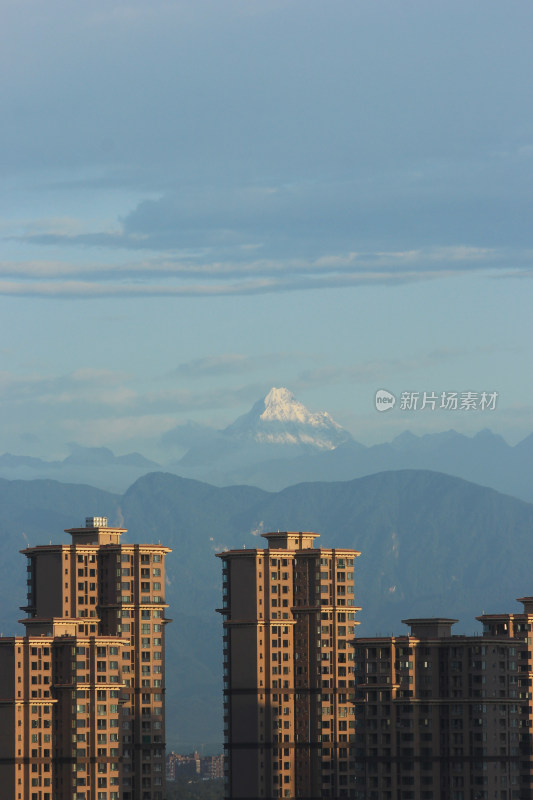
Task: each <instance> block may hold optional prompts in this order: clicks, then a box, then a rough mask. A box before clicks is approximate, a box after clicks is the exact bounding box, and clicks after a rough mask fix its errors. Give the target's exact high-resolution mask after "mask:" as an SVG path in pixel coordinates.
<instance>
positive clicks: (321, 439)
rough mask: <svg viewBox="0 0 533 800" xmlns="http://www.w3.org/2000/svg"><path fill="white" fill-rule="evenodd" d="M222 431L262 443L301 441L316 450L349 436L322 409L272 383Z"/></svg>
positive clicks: (331, 446) (330, 446) (334, 444)
mask: <svg viewBox="0 0 533 800" xmlns="http://www.w3.org/2000/svg"><path fill="white" fill-rule="evenodd" d="M225 433H226V434H230V435H232V436H237V437H239V438H241V439H249V440H250V439H251V440H253V441H255V442H261V443H265V444H290V445H305V446H307V447H312V448H318V449H320V450H333V449H335V447H337V446H338V445H339V444H341V443H342V442H345V441H347V440H348V439H350V438H351V437H350V434H349V433H348V432H347V431H345V430H344V428H342V427H341V426H340V425H339V424H338V423H336V422H335V421H334V420H333V419H332V418H331V417H330V415H329V414H328V413H327V412H326V411H320V412H317V413H313V412H311V411H309V410H308V409H307V408H306V407H305V406H304V405H303V403H300V402H299V401H298V400H297V399H296V398H295V397H294V395H293V393H292V392H290V391H289V390H288V389H286V388H285V387H280V388H279V389H278V388H276V387H273V388H272V389H271V390H270V391H269V392H268V394H267V395H266V397H264V398H263V399H261V400H259V401H258V402H257V403H255V405H254V406H253V407H252V409H251V411H249V412H248V413H247V414H244V415H243V416H242V417H239V418H238V419H237V420H235V422H234V423H232V424H231V425H230V426H229V427H228V428H226V430H225Z"/></svg>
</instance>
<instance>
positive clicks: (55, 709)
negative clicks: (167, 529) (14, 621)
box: [0, 517, 170, 800]
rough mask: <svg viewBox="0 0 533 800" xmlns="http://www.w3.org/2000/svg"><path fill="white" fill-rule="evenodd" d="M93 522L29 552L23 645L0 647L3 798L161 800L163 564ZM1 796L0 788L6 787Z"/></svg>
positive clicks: (157, 554)
mask: <svg viewBox="0 0 533 800" xmlns="http://www.w3.org/2000/svg"><path fill="white" fill-rule="evenodd" d="M125 532H126V531H125V529H122V528H112V527H109V526H108V525H107V520H106V519H105V518H103V517H91V518H87V520H86V524H85V527H83V528H73V529H69V531H68V533H70V534H71V536H72V543H71V544H69V545H45V546H40V547H32V548H27V549H26V550H24V551H23V553H24V555H26V557H27V560H28V561H27V604H26V605H25V606H24V607H23V610H24V611H25V612H26V614H27V618H26V619H24V620H22V622H23V624H24V625H25V627H26V633H25V635H24V636H17V637H10V638H3V639H1V640H0V754H1V760H0V785H1V786H4V787H6V792H7V794H6V797H9V798H13V800H164V797H165V752H164V751H165V704H164V695H165V666H164V665H165V647H164V628H165V624H166V622H168V620H167V619H166V617H165V611H166V608H167V604H166V603H165V596H164V585H165V583H164V581H165V576H164V560H165V556H166V554H167V553H168V552H170V550H169V548H167V547H163V546H161V545H137V544H122V543H121V541H120V539H121V535H122V534H123V533H125ZM7 787H8V788H7Z"/></svg>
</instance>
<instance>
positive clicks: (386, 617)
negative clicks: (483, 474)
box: [0, 470, 533, 749]
mask: <svg viewBox="0 0 533 800" xmlns="http://www.w3.org/2000/svg"><path fill="white" fill-rule="evenodd" d="M0 508H1V513H0V623H1V625H2V630H3V632H4V633H8V634H11V633H15V632H16V625H14V624H13V620H14V619H17V618H18V616H19V612H18V606H20V605H22V604H23V602H24V599H25V596H24V593H25V589H26V587H25V565H24V559H23V558H22V557H21V556H19V555H18V551H19V550H20V549H21V548H23V547H25V546H26V545H27V544H28V543H30V544H32V545H38V544H47V543H48V542H49V541H50V539H51V540H52V541H54V542H58V541H67V538H68V537H67V535H66V534H62V531H63V529H64V528H69V527H75V526H76V525H79V524H80V520H83V519H84V518H85V516H86V515H87V514H103V515H105V516H108V518H109V520H110V524H119V525H120V526H121V527H125V528H128V533H127V534H126V537H125V538H126V539H127V541H129V542H150V541H152V542H159V541H160V542H162V543H165V544H168V545H169V546H170V547H172V548H173V551H174V552H173V553H172V554H170V555H169V557H168V573H167V587H166V591H167V600H168V602H169V603H170V610H169V616H170V617H171V618H172V619H173V623H172V624H171V625H169V627H168V633H167V635H168V639H167V646H168V651H167V659H168V662H169V664H171V665H172V668H171V669H169V670H168V676H169V680H168V685H167V711H168V718H167V723H168V728H167V733H168V742H169V747H171V748H174V749H176V748H177V746H178V744H179V742H182V741H185V742H197V743H201V742H206V741H209V742H213V741H214V742H216V743H218V742H221V738H222V722H221V708H220V697H221V685H220V684H221V667H220V665H221V647H222V644H221V636H222V630H221V623H220V620H219V618H218V617H217V615H216V614H215V613H214V609H215V608H216V607H217V606H218V604H219V602H220V594H221V580H220V563H219V562H218V560H217V559H216V558H215V557H214V554H215V552H220V551H221V550H224V549H225V548H240V547H242V546H243V544H245V545H246V547H247V548H248V547H252V548H253V547H263V546H265V542H264V540H262V539H261V538H260V533H261V532H262V531H267V530H278V529H279V530H287V529H295V530H314V531H316V532H318V533H320V534H321V539H320V540H319V542H320V544H321V545H322V546H324V547H350V548H355V549H357V550H360V551H361V553H362V555H361V557H360V558H358V559H357V562H356V600H357V604H358V605H361V606H362V607H363V610H362V612H361V613H360V614H358V617H359V618H360V620H361V622H362V625H361V628H360V629H358V630H359V632H360V633H361V634H362V635H371V634H373V633H379V632H381V633H390V632H393V631H394V632H396V633H399V632H401V631H402V629H403V626H402V625H401V623H400V620H401V619H403V618H405V617H415V616H443V615H444V616H451V617H457V618H459V619H460V620H461V624H460V625H459V626H457V629H458V630H463V631H467V632H472V631H474V630H476V623H475V621H474V617H475V616H476V615H477V614H479V613H480V612H481V611H482V610H483V609H484V610H485V611H486V612H487V613H496V612H500V611H512V610H513V609H514V600H515V598H516V597H521V596H524V595H531V594H533V577H532V575H531V568H530V564H531V561H532V559H533V536H532V531H533V505H530V504H529V503H525V502H523V501H521V500H517V499H515V498H512V497H508V496H505V495H503V494H500V493H498V492H496V491H493V490H492V489H487V488H485V487H482V486H478V485H476V484H473V483H469V482H467V481H464V480H461V479H459V478H454V477H451V476H449V475H442V474H440V473H438V472H430V471H423V470H399V471H391V472H381V473H378V474H375V475H369V476H366V477H364V478H360V479H357V480H352V481H346V482H321V483H302V484H299V485H296V486H291V487H289V488H287V489H284V490H283V491H280V492H277V493H271V492H266V491H264V490H261V489H257V488H255V487H253V486H243V485H241V486H227V487H216V486H212V485H209V484H207V483H203V482H200V481H196V480H191V479H185V478H180V477H178V476H176V475H172V474H169V473H161V472H158V473H151V474H149V475H146V476H144V477H142V478H139V480H137V481H136V482H135V483H134V484H133V485H132V486H130V488H129V489H128V490H127V491H126V492H125V493H124V494H123V495H122V496H121V495H117V494H110V493H107V492H103V491H101V490H99V489H94V488H92V487H90V486H82V485H67V484H61V483H58V482H56V481H49V480H46V481H5V480H1V479H0Z"/></svg>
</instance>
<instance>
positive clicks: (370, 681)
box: [354, 597, 533, 800]
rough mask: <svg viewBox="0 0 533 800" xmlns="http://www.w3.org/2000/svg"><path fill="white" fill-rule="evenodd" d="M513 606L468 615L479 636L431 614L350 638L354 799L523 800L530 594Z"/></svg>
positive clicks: (530, 707)
mask: <svg viewBox="0 0 533 800" xmlns="http://www.w3.org/2000/svg"><path fill="white" fill-rule="evenodd" d="M521 602H522V603H523V606H524V610H523V613H520V614H503V615H482V616H480V617H478V620H480V621H481V622H482V623H483V633H482V635H481V636H454V635H452V632H451V629H452V626H453V624H454V623H455V622H457V620H453V619H438V618H437V619H410V620H404V622H405V623H406V624H407V625H409V626H410V633H409V634H408V635H405V636H396V637H379V638H375V637H374V638H360V639H358V640H357V642H356V651H355V674H356V682H357V692H356V694H357V697H356V705H355V714H356V750H355V754H354V755H355V769H356V778H357V781H356V786H357V794H356V797H357V798H358V800H531V797H533V783H532V763H533V758H532V753H533V750H532V732H533V702H532V694H531V693H532V664H531V657H532V645H531V637H532V633H531V628H532V625H533V598H530V597H529V598H522V599H521Z"/></svg>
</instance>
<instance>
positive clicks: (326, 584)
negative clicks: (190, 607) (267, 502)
mask: <svg viewBox="0 0 533 800" xmlns="http://www.w3.org/2000/svg"><path fill="white" fill-rule="evenodd" d="M263 536H264V538H266V539H267V541H268V548H267V549H252V550H248V549H242V550H230V551H226V552H223V553H219V554H218V556H219V557H220V558H221V559H222V575H223V607H222V608H221V609H219V611H220V612H221V613H222V615H223V617H224V726H225V729H224V731H225V732H224V740H225V744H224V747H225V757H226V762H225V763H226V766H225V796H226V798H241V800H242V799H244V798H249V799H250V800H251V799H252V798H254V800H256V799H257V798H278V797H286V798H298V797H300V798H308V800H310V799H311V798H313V799H315V798H316V800H318V799H319V798H323V797H334V798H341V797H353V796H354V792H355V783H354V781H355V764H354V747H355V742H354V740H355V716H354V712H355V706H354V700H355V676H354V652H355V642H354V636H355V626H356V625H357V624H358V623H357V621H356V619H355V616H356V612H357V611H358V610H359V608H358V607H357V606H356V605H355V597H354V560H355V558H356V557H357V556H358V555H359V552H357V551H355V550H347V549H344V548H341V549H339V548H337V549H324V548H320V549H319V548H314V546H313V545H314V540H315V539H316V538H317V536H318V534H316V533H301V532H283V533H280V532H277V533H266V534H263Z"/></svg>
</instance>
